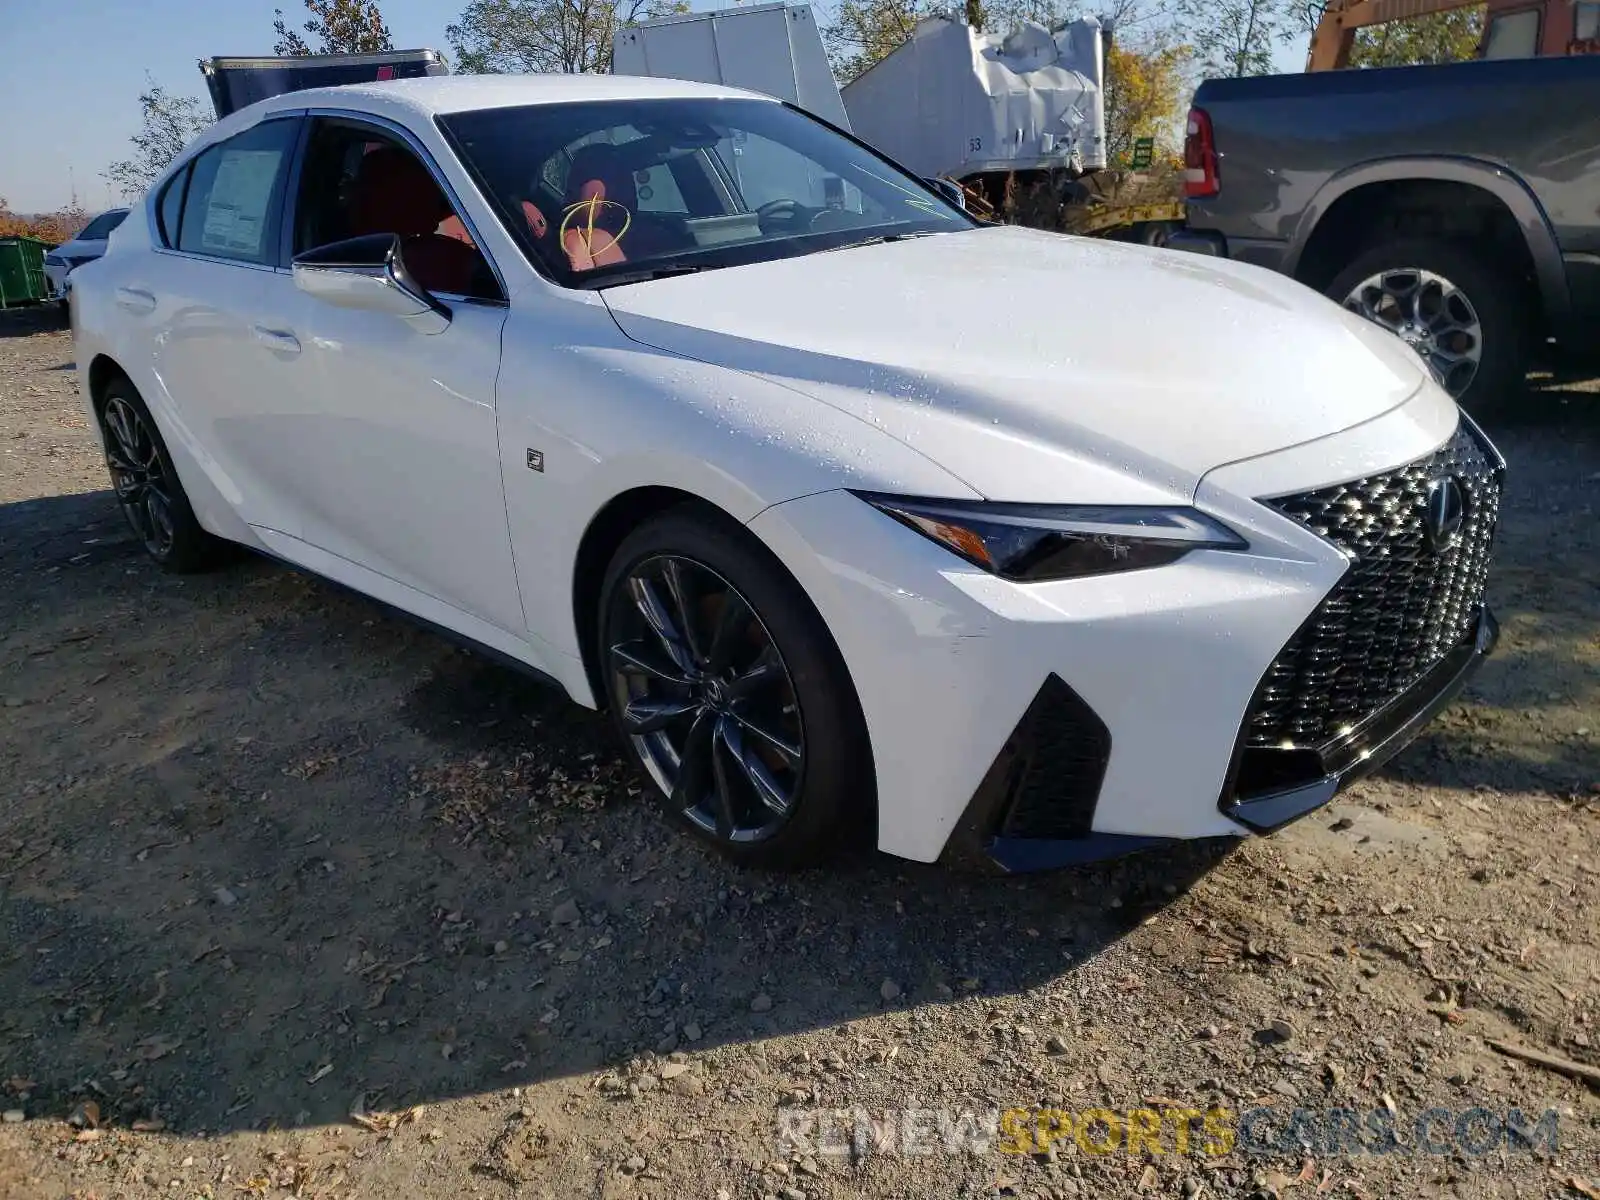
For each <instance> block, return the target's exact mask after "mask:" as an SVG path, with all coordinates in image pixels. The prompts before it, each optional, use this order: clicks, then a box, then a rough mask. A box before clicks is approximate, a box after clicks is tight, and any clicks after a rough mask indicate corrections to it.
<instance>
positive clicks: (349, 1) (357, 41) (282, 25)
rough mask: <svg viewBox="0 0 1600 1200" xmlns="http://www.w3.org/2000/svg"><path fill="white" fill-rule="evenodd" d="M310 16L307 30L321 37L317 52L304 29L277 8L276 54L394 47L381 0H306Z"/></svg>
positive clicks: (373, 51) (362, 51)
mask: <svg viewBox="0 0 1600 1200" xmlns="http://www.w3.org/2000/svg"><path fill="white" fill-rule="evenodd" d="M305 5H306V9H307V11H308V12H310V14H311V15H310V16H309V17H307V18H306V23H305V31H306V33H308V34H310V35H311V37H313V38H317V39H320V40H319V41H318V43H317V48H316V50H315V51H313V50H312V49H311V44H310V43H309V42H307V41H306V39H305V38H304V37H302V36H301V35H300V32H299V31H298V30H295V29H290V28H289V22H288V20H287V19H286V18H285V17H284V15H283V10H282V9H281V8H278V9H274V10H273V13H274V15H275V16H276V20H274V21H273V22H272V30H273V32H274V33H276V34H277V35H278V40H277V42H276V44H274V45H273V47H272V49H273V52H274V53H275V54H290V55H302V54H312V53H316V54H376V53H378V52H379V51H382V50H393V49H394V42H393V41H391V40H390V38H389V27H388V26H387V25H386V24H384V21H383V14H382V13H381V12H379V11H378V0H305Z"/></svg>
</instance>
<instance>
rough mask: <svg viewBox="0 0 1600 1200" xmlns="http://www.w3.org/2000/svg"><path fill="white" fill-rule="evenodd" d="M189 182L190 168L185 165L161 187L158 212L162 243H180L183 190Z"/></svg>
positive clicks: (172, 244) (170, 244) (167, 244)
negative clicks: (179, 232) (179, 231)
mask: <svg viewBox="0 0 1600 1200" xmlns="http://www.w3.org/2000/svg"><path fill="white" fill-rule="evenodd" d="M188 184H189V168H188V167H184V169H183V170H181V171H179V172H178V173H177V174H176V175H174V176H173V177H172V178H171V179H170V180H169V181H168V182H167V186H166V187H164V188H162V189H161V206H160V208H159V209H158V210H157V212H158V214H159V217H160V222H161V242H162V245H165V246H176V245H177V244H178V219H179V218H180V217H181V216H182V215H183V190H184V188H185V187H187V186H188Z"/></svg>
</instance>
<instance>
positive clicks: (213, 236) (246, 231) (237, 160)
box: [200, 150, 283, 257]
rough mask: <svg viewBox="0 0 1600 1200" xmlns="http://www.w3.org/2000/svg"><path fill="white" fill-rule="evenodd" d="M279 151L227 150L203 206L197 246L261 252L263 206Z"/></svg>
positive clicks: (225, 251) (222, 251)
mask: <svg viewBox="0 0 1600 1200" xmlns="http://www.w3.org/2000/svg"><path fill="white" fill-rule="evenodd" d="M282 159H283V152H282V151H280V150H227V151H224V152H223V155H222V162H221V163H220V164H219V165H218V167H217V177H216V180H215V181H214V182H213V183H212V185H211V198H210V201H209V202H208V203H207V205H206V223H205V228H204V230H203V231H202V232H201V234H200V246H201V248H202V249H203V250H210V251H213V252H215V253H217V254H243V255H249V256H252V257H257V256H259V255H260V254H261V239H262V236H263V235H264V234H265V232H266V228H267V207H268V205H269V204H270V203H271V202H272V185H273V183H274V182H275V181H276V179H277V177H278V164H279V162H281V161H282Z"/></svg>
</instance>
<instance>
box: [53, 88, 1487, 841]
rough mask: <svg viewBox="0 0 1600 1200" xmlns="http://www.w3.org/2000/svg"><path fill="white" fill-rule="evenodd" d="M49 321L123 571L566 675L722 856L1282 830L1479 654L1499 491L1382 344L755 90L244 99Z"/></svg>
mask: <svg viewBox="0 0 1600 1200" xmlns="http://www.w3.org/2000/svg"><path fill="white" fill-rule="evenodd" d="M74 286H75V288H76V291H77V296H76V302H75V304H74V313H75V318H74V319H75V326H76V335H77V339H78V340H77V357H78V364H79V371H80V378H81V383H82V390H83V397H84V401H85V404H86V406H87V408H88V411H89V414H90V416H91V418H92V420H93V423H94V426H95V428H96V429H97V430H98V431H99V433H100V437H101V439H102V441H103V443H104V446H105V453H106V462H107V465H108V466H109V468H110V473H111V479H112V481H113V483H114V485H115V490H116V495H117V497H118V498H119V500H120V502H121V504H122V507H123V508H124V509H125V511H126V513H127V516H128V519H129V521H130V522H131V523H132V526H133V528H134V530H135V531H136V532H137V534H138V536H139V538H140V539H142V541H143V542H144V544H145V546H146V547H147V548H148V550H149V552H150V554H151V555H152V556H153V557H154V558H155V559H156V561H157V562H159V563H160V564H161V565H162V566H164V567H166V568H168V569H171V570H174V571H190V570H195V569H198V568H200V567H202V566H204V565H207V564H208V563H211V562H212V561H214V560H215V559H216V557H217V551H218V549H219V548H220V547H222V546H223V545H224V544H225V543H230V542H231V543H242V544H243V545H245V546H249V547H251V548H253V549H255V550H257V551H261V552H264V553H267V554H270V555H274V556H276V557H278V558H280V559H283V560H286V561H287V562H289V563H292V564H295V565H296V566H298V567H301V568H304V569H307V570H310V571H312V572H315V573H317V574H319V575H323V576H326V577H328V578H329V579H332V580H336V581H338V582H339V583H341V584H345V585H348V586H350V587H352V588H355V589H357V590H359V591H361V592H364V593H366V594H368V595H369V596H372V597H374V598H375V599H377V600H379V601H382V602H384V603H386V604H388V605H391V606H393V607H395V608H398V609H400V610H403V611H404V612H405V613H407V614H410V615H412V616H413V617H416V618H419V619H421V620H423V621H425V622H428V623H431V624H432V625H435V626H438V627H442V628H443V629H444V630H446V631H448V632H450V633H451V634H453V635H455V636H458V637H460V638H464V639H466V640H468V641H470V642H471V643H474V644H476V645H478V646H480V647H483V648H486V649H487V650H489V651H491V652H494V653H496V654H497V655H498V656H500V657H501V658H503V659H509V660H511V661H513V662H514V663H516V664H519V665H520V666H522V667H523V668H525V669H527V670H528V671H530V672H532V673H535V674H538V675H541V676H544V677H548V678H550V679H553V680H554V681H555V682H556V683H557V684H559V685H560V686H561V687H562V688H564V689H565V690H566V692H567V693H568V694H569V695H570V696H571V697H572V698H573V699H574V700H575V701H577V702H578V703H580V704H583V705H588V706H594V707H601V708H605V709H608V710H609V711H610V713H611V714H612V716H613V718H614V719H615V722H616V724H617V726H618V728H619V730H620V732H621V734H622V737H623V740H624V742H625V744H626V745H627V747H628V748H629V751H630V753H631V754H632V755H633V756H634V757H635V758H636V760H637V762H638V764H639V765H640V766H641V767H642V769H643V771H644V772H645V773H646V774H647V775H648V777H649V778H650V779H651V780H652V781H653V782H654V785H655V788H656V789H657V790H658V791H659V799H660V803H661V805H662V807H663V808H664V810H665V811H666V812H667V813H668V814H670V816H671V817H672V818H673V819H674V820H675V821H677V822H678V823H679V824H681V825H682V826H683V827H684V828H685V829H687V830H688V831H689V832H691V833H692V834H694V835H696V836H698V837H700V838H703V839H704V840H705V841H707V842H708V843H711V844H712V845H714V846H716V847H717V848H718V849H720V850H721V851H723V852H724V853H726V854H728V855H730V856H731V857H733V858H734V859H736V860H739V861H742V862H747V863H754V864H764V865H773V866H777V865H791V864H796V863H801V862H807V861H814V860H816V859H818V858H822V857H825V856H826V855H827V854H828V853H829V852H830V851H833V850H836V849H838V848H840V847H842V846H843V845H845V844H847V843H849V842H851V841H852V840H855V839H858V838H859V839H865V840H867V841H869V842H873V843H875V844H876V845H877V846H878V847H880V848H881V849H883V850H885V851H888V852H891V853H894V854H898V855H903V856H905V857H907V858H911V859H919V860H924V861H932V860H936V859H941V858H942V859H945V860H947V861H963V862H976V863H984V864H991V865H998V866H999V867H1001V868H1004V869H1009V870H1024V869H1029V868H1035V867H1043V866H1050V865H1060V864H1064V863H1071V862H1076V861H1083V860H1087V859H1091V858H1095V857H1105V856H1110V855H1115V854H1120V853H1123V852H1126V851H1130V850H1136V849H1139V848H1142V847H1145V846H1149V845H1152V844H1155V843H1157V842H1159V841H1162V840H1165V839H1176V838H1199V837H1211V836H1218V835H1242V834H1247V833H1252V832H1256V833H1259V832H1265V831H1268V830H1271V829H1274V828H1277V827H1279V826H1281V825H1283V824H1284V823H1286V822H1288V821H1291V820H1293V819H1295V818H1297V817H1299V816H1302V815H1304V814H1305V813H1307V812H1310V811H1312V810H1314V809H1316V808H1317V807H1318V806H1320V805H1322V804H1324V803H1325V802H1327V801H1328V799H1329V798H1330V797H1331V796H1333V794H1334V793H1335V792H1336V791H1337V790H1338V789H1339V788H1340V787H1342V786H1344V785H1345V784H1346V783H1348V782H1349V781H1350V780H1352V779H1354V778H1356V777H1357V776H1359V775H1360V774H1362V773H1363V772H1365V771H1368V770H1370V769H1372V768H1373V767H1374V766H1376V765H1377V764H1378V763H1380V762H1382V761H1383V760H1384V758H1385V757H1386V756H1388V755H1389V754H1391V753H1393V752H1394V751H1395V750H1396V749H1398V748H1399V747H1400V746H1402V745H1403V744H1405V742H1406V741H1407V740H1409V739H1410V738H1411V737H1412V736H1413V735H1414V734H1415V733H1416V731H1417V730H1418V729H1419V728H1420V727H1421V725H1422V724H1423V723H1424V722H1426V721H1427V720H1428V719H1429V717H1430V716H1431V715H1432V714H1433V713H1434V712H1436V711H1437V710H1438V709H1439V708H1440V707H1441V706H1442V705H1443V704H1445V703H1446V702H1447V701H1448V699H1449V698H1450V697H1451V696H1453V695H1454V694H1455V692H1456V691H1457V690H1458V689H1459V688H1460V687H1461V685H1462V684H1463V682H1464V681H1465V680H1466V678H1467V676H1468V675H1469V674H1470V673H1471V672H1472V670H1473V669H1474V668H1475V667H1476V666H1477V665H1478V663H1479V662H1480V660H1481V659H1482V658H1483V657H1484V656H1485V655H1486V654H1487V653H1488V652H1489V650H1490V648H1491V647H1492V645H1493V642H1494V637H1495V625H1494V622H1493V619H1492V618H1491V616H1490V615H1489V613H1488V611H1487V610H1486V608H1485V606H1484V587H1485V576H1486V572H1487V564H1488V558H1489V548H1490V542H1491V539H1492V536H1493V533H1494V527H1495V517H1496V509H1497V505H1498V500H1499V494H1500V488H1501V480H1502V476H1503V472H1504V462H1503V460H1501V459H1500V457H1499V456H1498V454H1497V453H1496V452H1495V450H1494V449H1493V447H1492V446H1491V445H1490V444H1489V443H1488V442H1487V441H1486V440H1485V438H1484V437H1483V435H1482V433H1481V432H1479V430H1478V429H1477V428H1476V427H1475V426H1474V425H1473V424H1472V423H1471V422H1470V421H1469V420H1468V419H1467V418H1465V417H1463V416H1462V415H1461V413H1460V412H1459V411H1458V410H1457V408H1456V406H1455V405H1454V404H1453V403H1452V402H1451V400H1450V399H1449V397H1448V396H1446V395H1445V393H1444V392H1443V391H1441V390H1440V389H1439V387H1438V386H1436V385H1435V384H1434V383H1433V382H1432V381H1431V380H1430V379H1429V378H1428V376H1427V373H1426V371H1425V369H1424V367H1423V364H1422V363H1421V362H1420V360H1418V359H1417V357H1416V356H1415V355H1414V354H1412V353H1411V352H1410V351H1409V350H1408V349H1407V348H1406V346H1405V345H1404V344H1403V343H1401V342H1400V341H1398V340H1396V339H1395V338H1393V337H1392V336H1391V335H1389V334H1388V333H1385V332H1383V331H1381V330H1379V329H1377V328H1375V327H1373V326H1371V325H1368V324H1366V323H1364V322H1362V321H1360V320H1359V319H1358V318H1356V317H1354V316H1352V315H1350V314H1347V313H1345V312H1343V311H1342V310H1341V309H1340V308H1339V307H1338V306H1337V305H1335V304H1333V303H1331V302H1329V301H1327V300H1324V299H1322V298H1321V297H1319V296H1318V295H1316V294H1315V293H1313V292H1311V291H1310V290H1308V289H1306V288H1304V287H1302V286H1300V285H1299V284H1297V283H1294V282H1291V281H1290V280H1287V279H1285V278H1283V277H1281V276H1279V275H1275V274H1272V273H1269V272H1266V271H1260V270H1256V269H1253V268H1250V267H1247V266H1243V265H1239V264H1236V263H1232V262H1225V261H1218V260H1203V259H1199V258H1195V257H1191V256H1188V255H1183V254H1177V253H1167V252H1164V251H1157V250H1151V249H1148V248H1145V247H1139V246H1131V245H1121V244H1113V243H1107V242H1098V241H1084V240H1079V239H1075V238H1068V237H1061V236H1056V235H1052V234H1046V233H1040V232H1034V231H1028V230H1023V229H1017V228H1008V227H990V226H984V225H980V224H979V223H977V222H975V221H973V220H972V219H970V218H969V217H968V216H967V215H966V214H965V213H963V212H962V211H961V210H960V209H959V208H957V207H955V206H953V205H952V204H951V203H949V202H948V201H947V200H946V199H945V198H944V196H943V195H942V194H941V193H940V191H939V190H937V188H935V187H933V186H930V185H929V184H927V183H925V182H924V181H921V180H919V179H917V178H914V177H912V176H910V175H908V174H906V173H905V172H904V171H903V170H901V169H900V168H898V167H896V166H895V165H894V164H893V163H891V162H888V161H886V160H885V159H883V158H882V157H880V156H878V155H877V154H876V153H874V152H873V151H872V150H871V149H869V148H868V147H866V146H864V145H862V144H861V143H859V142H856V141H854V140H852V139H851V138H850V137H848V136H846V135H845V134H842V133H840V132H838V131H837V130H835V129H833V128H831V127H829V126H826V125H824V124H821V123H819V122H818V121H816V120H814V119H812V118H811V117H809V116H807V115H805V114H803V113H801V112H799V111H797V110H796V109H794V108H791V107H788V106H786V105H784V104H782V103H779V102H777V101H775V100H771V99H768V98H764V97H760V96H755V95H751V94H748V93H745V92H740V91H734V90H730V89H725V88H716V87H709V86H702V85H698V84H688V83H678V82H673V81H669V80H645V79H629V78H619V77H595V76H531V77H504V76H501V77H493V78H461V77H447V78H435V79H416V80H406V81H403V82H389V83H380V84H371V85H362V86H355V87H344V88H336V89H328V90H319V91H306V92H299V93H295V94H292V95H285V96H280V97H277V98H274V99H270V100H266V101H262V102H260V103H258V104H255V105H252V106H251V107H249V108H246V109H243V110H242V111H240V112H238V113H236V114H234V115H233V116H231V117H229V118H228V119H226V120H224V121H222V122H220V123H219V124H217V125H216V126H215V127H213V128H212V129H211V130H209V131H208V132H207V133H205V134H204V135H202V137H201V138H200V139H199V140H198V141H197V142H196V143H195V144H194V145H193V146H191V147H190V148H189V149H188V150H187V151H186V152H185V154H184V155H183V156H182V157H181V159H180V160H179V161H178V162H177V163H176V164H175V165H174V166H173V167H172V168H171V169H170V170H169V171H168V172H167V174H166V176H165V177H164V178H163V179H162V180H160V181H159V182H158V184H157V185H156V186H155V187H153V188H152V189H151V191H150V193H149V196H148V198H147V199H146V200H145V201H144V202H143V205H142V206H141V207H136V208H135V210H134V213H133V216H132V217H131V218H130V219H129V220H128V221H127V222H126V224H125V225H124V227H123V228H122V229H121V230H120V231H119V232H118V234H117V236H116V237H115V238H114V239H112V245H111V249H110V252H109V253H108V254H106V256H105V257H104V258H103V259H101V260H100V261H98V262H96V263H92V264H89V265H87V266H85V267H84V268H82V269H81V275H77V276H75V277H74Z"/></svg>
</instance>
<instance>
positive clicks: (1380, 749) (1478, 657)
mask: <svg viewBox="0 0 1600 1200" xmlns="http://www.w3.org/2000/svg"><path fill="white" fill-rule="evenodd" d="M1499 640H1500V626H1499V623H1498V622H1496V621H1495V619H1494V614H1493V613H1491V612H1490V611H1489V610H1488V609H1487V608H1484V609H1483V610H1482V612H1480V613H1479V615H1478V626H1477V628H1476V629H1475V630H1474V631H1473V634H1472V637H1471V638H1470V639H1469V640H1468V641H1466V642H1463V643H1462V644H1461V645H1460V646H1458V647H1457V648H1456V649H1455V650H1454V651H1452V652H1451V653H1450V654H1448V655H1446V656H1445V657H1444V658H1443V659H1441V660H1440V661H1439V662H1438V664H1437V665H1435V666H1434V667H1433V669H1432V670H1430V671H1429V672H1428V673H1427V674H1426V675H1424V676H1423V677H1422V678H1421V679H1419V680H1418V681H1417V682H1416V683H1415V684H1413V685H1412V686H1411V687H1410V688H1408V689H1407V690H1406V691H1404V692H1402V693H1401V694H1400V695H1398V696H1396V697H1395V698H1394V699H1393V700H1392V701H1391V702H1390V703H1389V704H1388V705H1387V706H1385V707H1384V708H1382V709H1380V710H1379V711H1378V712H1376V713H1374V714H1373V716H1372V717H1371V718H1370V719H1369V720H1368V721H1367V722H1366V723H1364V724H1363V725H1362V726H1360V727H1359V728H1357V729H1355V730H1353V731H1352V732H1351V734H1350V735H1349V736H1348V737H1347V738H1344V739H1343V740H1341V741H1339V742H1337V743H1335V744H1334V745H1332V746H1326V747H1323V748H1322V749H1321V750H1320V751H1317V752H1315V753H1316V754H1317V757H1318V758H1319V760H1320V767H1321V770H1322V771H1323V774H1322V776H1321V778H1319V779H1316V780H1314V781H1312V782H1310V783H1304V784H1300V785H1298V786H1296V787H1291V788H1285V789H1283V790H1281V791H1276V792H1269V793H1266V794H1264V795H1256V796H1252V797H1250V798H1249V799H1245V800H1240V799H1235V798H1233V797H1230V796H1227V795H1224V797H1223V800H1222V811H1223V812H1224V813H1226V814H1227V815H1228V816H1229V817H1231V818H1233V819H1234V820H1235V821H1238V822H1239V824H1241V825H1243V826H1245V827H1247V828H1248V829H1250V830H1251V831H1253V832H1255V833H1271V832H1272V831H1273V830H1275V829H1282V828H1283V827H1284V826H1285V825H1287V824H1289V823H1290V822H1291V821H1297V820H1299V819H1300V818H1301V817H1303V816H1305V815H1306V814H1307V813H1309V812H1313V811H1315V810H1316V809H1319V808H1321V807H1322V806H1323V805H1324V804H1326V803H1327V802H1328V801H1330V800H1332V799H1333V798H1334V796H1335V795H1337V794H1338V793H1339V792H1340V791H1342V790H1343V789H1344V788H1346V787H1348V786H1349V785H1350V784H1352V783H1354V782H1356V780H1358V779H1361V778H1362V777H1364V776H1366V775H1370V774H1371V773H1372V772H1373V771H1376V770H1377V769H1378V768H1379V767H1381V766H1383V764H1384V763H1386V762H1388V761H1389V760H1390V759H1391V758H1393V757H1394V756H1395V755H1396V754H1398V753H1399V752H1400V751H1401V750H1403V749H1404V748H1405V747H1406V746H1407V745H1408V744H1409V743H1410V742H1411V740H1412V739H1413V738H1414V737H1416V736H1417V734H1418V733H1419V732H1420V731H1421V730H1422V727H1423V726H1424V725H1426V724H1427V723H1428V722H1429V721H1431V720H1433V718H1434V717H1435V716H1437V715H1438V714H1439V712H1440V711H1441V710H1442V709H1444V708H1445V707H1446V706H1447V705H1448V704H1449V703H1450V702H1451V701H1452V700H1454V699H1455V698H1456V696H1457V694H1459V693H1460V691H1461V689H1462V688H1463V687H1465V686H1466V683H1467V680H1469V679H1471V678H1472V676H1473V674H1474V673H1476V671H1477V670H1478V668H1479V667H1480V666H1482V665H1483V660H1484V659H1486V658H1488V657H1489V655H1490V654H1491V653H1493V651H1494V647H1495V643H1496V642H1498V641H1499Z"/></svg>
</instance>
